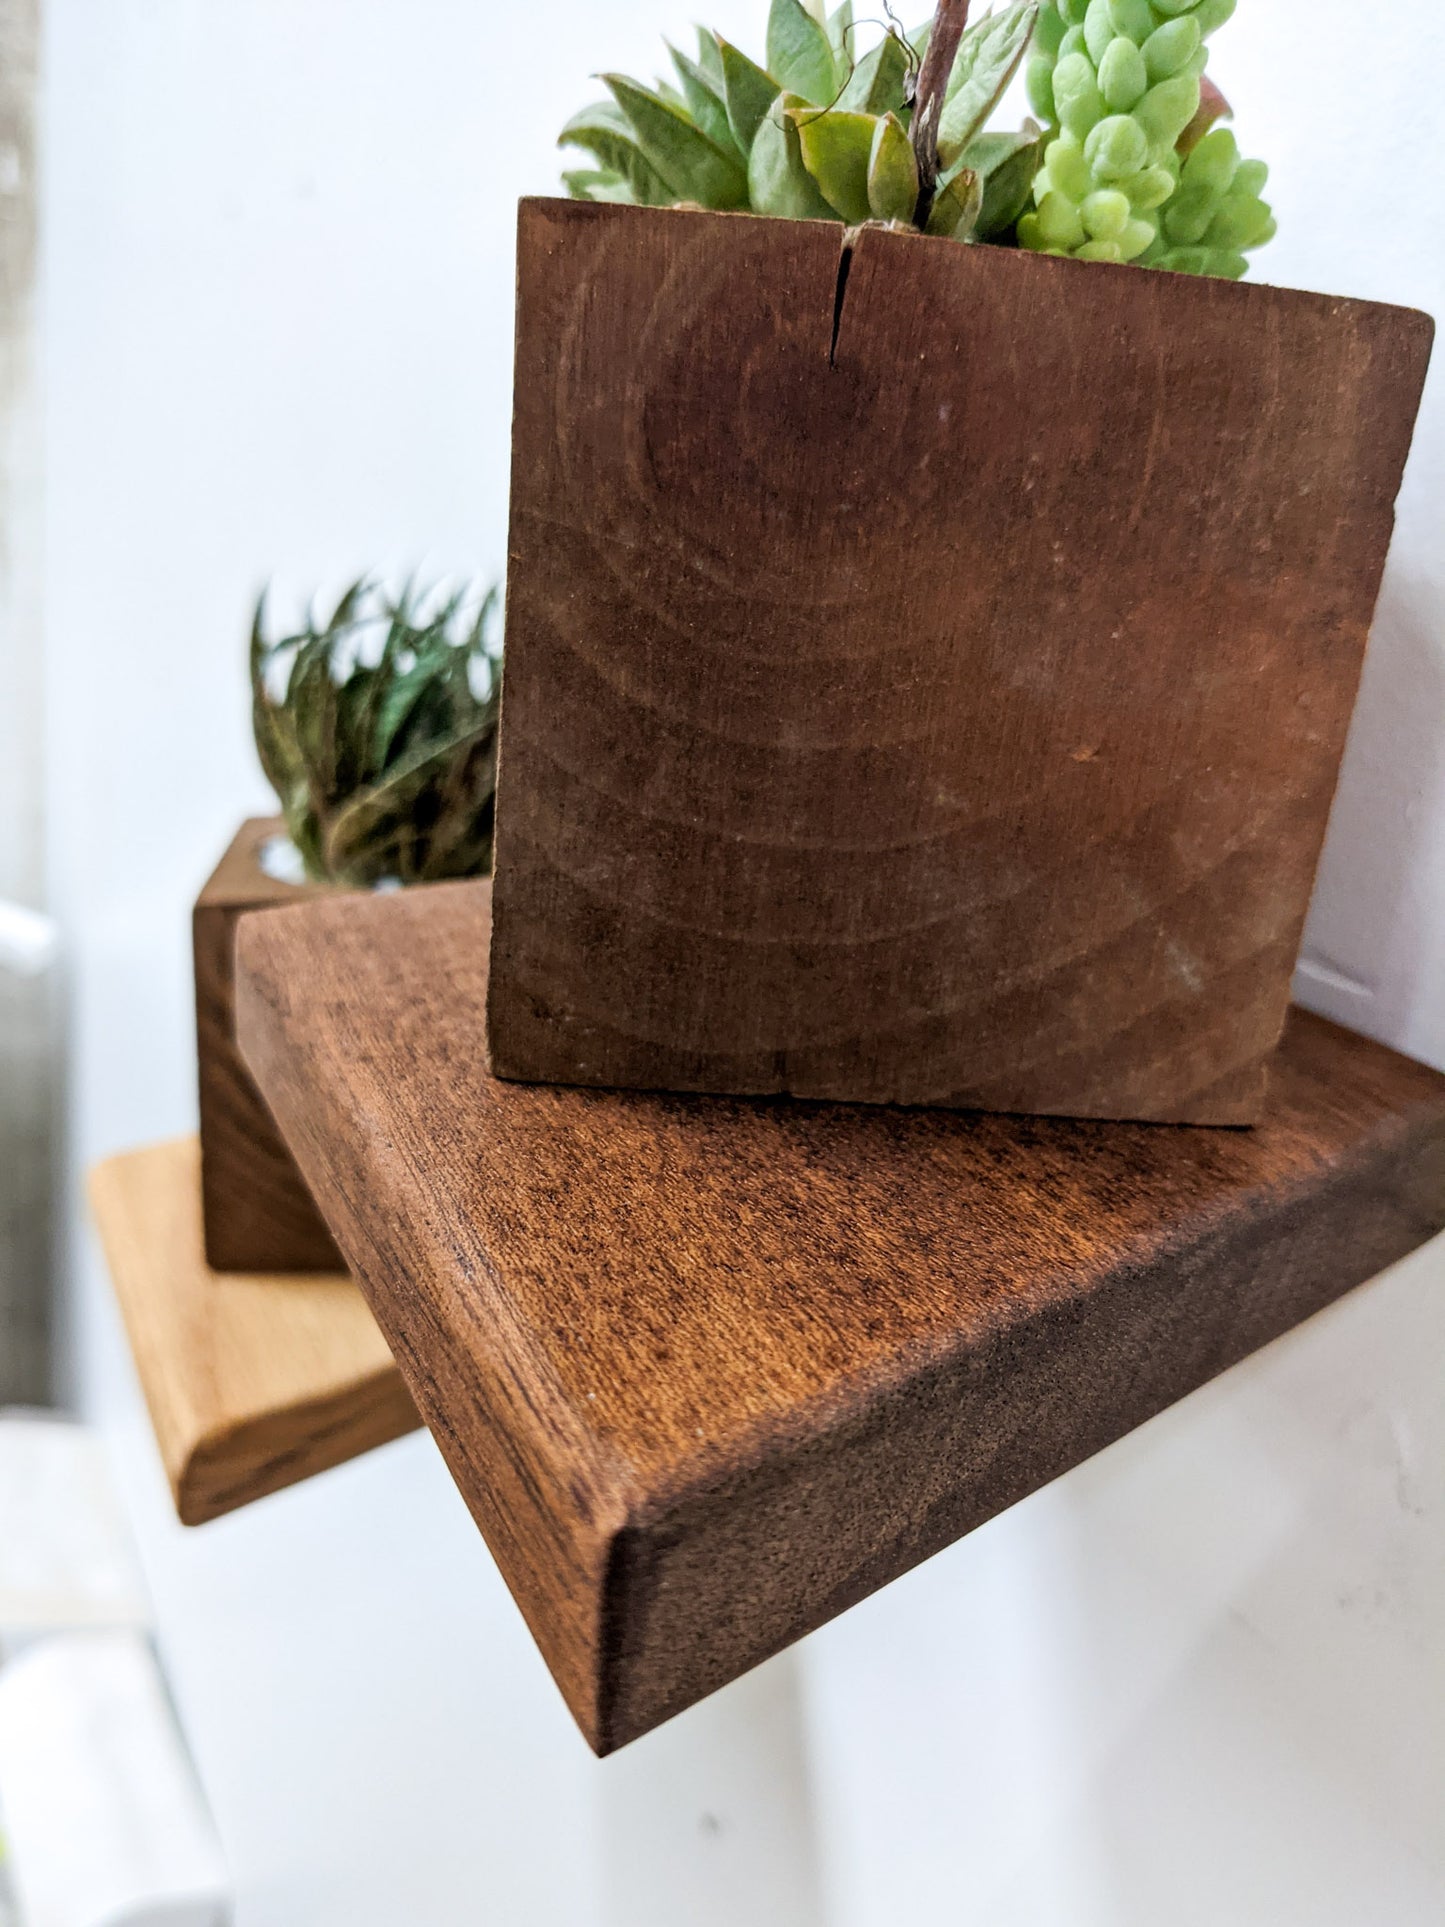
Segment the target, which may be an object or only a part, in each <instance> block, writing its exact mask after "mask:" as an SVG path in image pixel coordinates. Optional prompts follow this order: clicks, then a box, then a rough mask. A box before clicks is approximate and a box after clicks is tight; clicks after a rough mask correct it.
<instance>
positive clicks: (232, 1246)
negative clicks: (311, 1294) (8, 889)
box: [191, 817, 343, 1273]
mask: <svg viewBox="0 0 1445 1927" xmlns="http://www.w3.org/2000/svg"><path fill="white" fill-rule="evenodd" d="M284 829H285V825H284V824H283V823H282V821H281V818H280V817H253V818H252V819H251V820H250V821H249V822H247V823H244V824H242V826H241V829H240V830H239V831H238V833H237V835H236V837H235V840H234V841H233V842H232V844H231V846H230V848H229V849H228V850H227V851H226V854H225V855H224V856H223V857H222V859H221V861H220V863H219V864H218V865H217V868H216V871H215V874H214V875H213V876H212V877H211V879H210V881H209V882H208V883H207V885H206V887H205V889H204V890H202V892H201V894H200V897H199V899H198V900H197V903H196V907H195V911H194V914H193V916H192V920H191V929H192V939H193V951H194V957H195V981H196V1066H197V1071H198V1074H199V1082H200V1115H201V1194H202V1201H203V1203H202V1208H203V1213H204V1220H205V1244H206V1260H207V1262H208V1264H210V1265H211V1266H212V1267H213V1268H214V1269H215V1270H217V1271H245V1272H276V1273H290V1272H297V1271H337V1270H340V1269H342V1268H343V1267H342V1261H341V1255H340V1253H339V1252H338V1251H337V1249H336V1246H335V1245H334V1244H333V1242H332V1239H331V1234H330V1233H329V1232H328V1231H327V1229H326V1226H325V1225H324V1224H323V1223H322V1221H321V1218H320V1216H319V1214H318V1213H317V1210H316V1207H315V1205H313V1204H312V1202H311V1198H310V1195H309V1193H308V1192H307V1190H306V1186H305V1185H304V1184H303V1183H302V1181H301V1175H300V1173H299V1172H298V1171H297V1169H296V1166H295V1164H294V1163H293V1162H292V1159H291V1154H290V1152H289V1151H288V1150H287V1149H286V1146H285V1145H284V1144H283V1143H282V1142H281V1138H280V1135H279V1134H278V1132H277V1130H276V1126H275V1124H274V1123H273V1122H272V1120H271V1113H270V1112H269V1111H268V1110H267V1108H266V1103H265V1100H264V1098H263V1097H262V1096H261V1094H260V1092H259V1091H258V1090H257V1089H256V1086H255V1084H254V1083H253V1082H252V1080H251V1077H250V1074H249V1073H248V1072H247V1070H246V1067H245V1065H244V1064H243V1063H242V1062H241V1059H240V1056H239V1054H238V1052H237V1050H236V1013H235V992H234V977H235V948H236V920H237V918H238V917H239V916H240V915H241V913H242V911H244V910H253V909H262V908H267V907H269V906H272V905H277V904H282V903H300V902H304V901H305V900H306V899H307V898H308V897H313V896H316V895H318V894H319V893H320V892H322V891H323V890H325V889H326V888H328V887H329V886H327V885H325V884H313V883H306V884H289V883H278V882H277V881H276V880H275V879H274V878H272V877H268V876H267V875H266V874H265V872H264V871H263V870H262V868H261V865H260V851H261V848H262V846H263V845H264V844H265V843H266V842H267V841H268V840H269V839H270V838H271V837H273V836H276V835H279V834H282V833H284Z"/></svg>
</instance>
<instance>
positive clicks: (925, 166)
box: [913, 0, 968, 227]
mask: <svg viewBox="0 0 1445 1927" xmlns="http://www.w3.org/2000/svg"><path fill="white" fill-rule="evenodd" d="M967 25H968V0H938V11H937V13H935V14H934V16H933V31H932V33H931V34H930V35H929V37H928V52H927V53H926V54H925V55H924V56H923V65H922V67H921V68H920V69H919V74H918V94H917V99H916V102H915V105H914V109H913V153H914V157H915V159H916V160H917V162H918V207H917V210H916V211H915V213H914V216H913V218H914V221H915V223H916V224H917V226H919V227H926V226H927V225H928V217H929V215H930V214H931V213H932V211H933V196H934V193H935V191H936V189H937V187H938V126H939V122H940V121H941V120H942V118H943V103H944V100H945V98H946V96H947V93H948V78H949V75H950V74H951V73H952V72H953V62H954V59H955V57H956V55H957V53H958V43H959V41H960V40H962V38H963V30H964V28H965V27H966V26H967Z"/></svg>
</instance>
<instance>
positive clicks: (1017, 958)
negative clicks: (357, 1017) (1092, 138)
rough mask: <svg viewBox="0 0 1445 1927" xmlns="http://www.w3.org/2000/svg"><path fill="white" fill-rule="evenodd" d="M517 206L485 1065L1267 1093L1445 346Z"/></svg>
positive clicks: (1313, 307) (660, 1081)
mask: <svg viewBox="0 0 1445 1927" xmlns="http://www.w3.org/2000/svg"><path fill="white" fill-rule="evenodd" d="M844 245H846V244H845V243H844V241H843V239H842V237H841V235H840V231H839V229H838V228H837V227H836V226H831V225H828V224H826V223H800V222H781V221H767V220H758V219H754V218H750V217H748V216H745V215H717V214H705V213H693V212H688V211H686V210H680V209H675V208H668V209H643V208H621V207H602V206H593V205H589V204H584V203H579V202H556V201H530V202H525V203H524V204H523V207H522V213H521V228H520V239H519V280H518V290H519V292H518V300H519V309H518V348H517V379H516V420H515V432H514V443H513V469H512V524H511V540H510V565H509V570H508V587H507V657H506V662H507V666H506V683H505V689H504V692H503V715H502V732H501V773H500V787H499V793H498V832H499V833H498V843H497V859H496V862H497V868H496V892H497V895H496V906H497V909H496V927H495V935H494V948H493V956H492V966H491V967H492V995H491V1004H490V1010H489V1014H488V1022H489V1029H488V1035H489V1040H490V1049H491V1057H492V1063H493V1067H494V1069H495V1070H496V1071H497V1072H498V1073H499V1074H500V1075H502V1076H505V1077H510V1078H523V1079H533V1080H558V1081H565V1082H569V1083H577V1084H590V1085H619V1086H643V1087H657V1088H673V1089H683V1090H712V1091H743V1092H749V1091H751V1092H773V1091H787V1092H792V1093H795V1094H799V1095H805V1096H813V1097H837V1098H854V1099H865V1100H878V1101H899V1102H906V1103H911V1104H944V1105H969V1106H977V1107H980V1108H985V1109H990V1110H1004V1111H1025V1112H1043V1113H1057V1114H1067V1115H1076V1116H1100V1117H1128V1118H1154V1119H1179V1120H1187V1121H1193V1122H1197V1123H1216V1124H1233V1123H1247V1122H1251V1121H1253V1120H1254V1119H1255V1118H1257V1117H1258V1115H1259V1110H1260V1104H1261V1100H1262V1094H1263V1087H1264V1074H1265V1066H1266V1063H1267V1061H1268V1058H1269V1056H1270V1053H1271V1051H1272V1050H1273V1049H1274V1046H1275V1044H1276V1041H1277V1039H1278V1037H1279V1033H1280V1028H1281V1026H1282V1024H1283V1022H1284V1017H1285V1010H1286V1006H1287V1002H1288V995H1289V984H1290V978H1291V973H1292V970H1293V966H1294V962H1295V957H1296V952H1297V949H1298V944H1299V938H1300V932H1301V927H1302V923H1303V918H1304V914H1305V910H1306V907H1307V904H1308V901H1309V895H1310V887H1311V881H1312V878H1313V876H1314V871H1315V864H1316V861H1317V857H1318V853H1319V849H1320V844H1321V839H1322V837H1323V834H1324V829H1325V822H1326V817H1327V815H1328V812H1329V808H1330V802H1331V798H1332V795H1333V792H1334V787H1335V781H1336V775H1337V771H1338V767H1339V760H1340V754H1341V750H1342V746H1343V743H1344V739H1345V731H1346V726H1347V724H1348V721H1349V717H1350V712H1351V707H1352V705H1353V702H1354V697H1355V691H1356V685H1357V681H1358V677H1359V672H1360V666H1361V660H1362V654H1363V651H1364V647H1365V640H1366V633H1367V630H1368V628H1369V623H1370V619H1371V613H1372V610H1373V608H1374V603H1375V597H1376V591H1377V589H1378V585H1379V579H1380V572H1381V568H1382V566H1383V563H1384V559H1385V552H1386V547H1387V545H1388V542H1389V537H1390V530H1391V526H1392V520H1393V503H1394V498H1395V494H1396V491H1397V488H1398V486H1399V481H1400V474H1401V469H1402V465H1403V463H1404V460H1405V455H1406V451H1407V449H1408V446H1409V442H1410V434H1411V428H1412V425H1413V422H1414V418H1415V411H1416V407H1417V404H1418V401H1419V395H1420V387H1421V383H1422V380H1423V376H1424V371H1425V365H1426V360H1427V357H1428V353H1429V345H1430V339H1431V323H1430V322H1429V320H1428V319H1427V318H1426V317H1425V316H1423V315H1419V314H1414V313H1410V312H1408V311H1406V310H1403V309H1396V308H1384V307H1379V306H1374V305H1371V304H1369V303H1363V302H1357V301H1339V300H1331V299H1327V298H1325V297H1323V296H1319V295H1313V294H1300V293H1294V292H1291V291H1289V290H1286V289H1281V288H1270V287H1262V286H1250V285H1242V286H1236V285H1233V284H1230V283H1225V282H1221V281H1209V280H1202V279H1198V278H1196V277H1191V276H1186V275H1169V274H1157V273H1145V272H1141V271H1140V270H1137V269H1133V268H1114V267H1105V266H1102V265H1100V264H1098V263H1089V262H1074V261H1057V260H1050V259H1045V258H1043V257H1041V256H1037V255H1029V254H1025V253H1019V252H1015V251H1012V250H1008V249H1002V248H960V247H958V246H956V245H955V244H953V243H950V242H945V241H937V240H926V239H924V238H922V237H920V236H917V235H910V234H906V233H892V232H883V231H879V230H874V229H867V230H864V231H863V232H862V233H861V235H860V237H859V238H858V239H857V241H856V242H855V243H854V244H853V246H852V249H851V256H850V257H849V258H850V260H851V266H850V268H849V271H848V275H847V280H846V286H845V288H844V289H843V290H842V297H843V298H842V306H841V310H840V311H839V312H838V314H837V316H836V322H837V327H836V341H835V338H834V337H835V295H837V293H838V292H839V286H840V282H839V275H840V247H843V246H844Z"/></svg>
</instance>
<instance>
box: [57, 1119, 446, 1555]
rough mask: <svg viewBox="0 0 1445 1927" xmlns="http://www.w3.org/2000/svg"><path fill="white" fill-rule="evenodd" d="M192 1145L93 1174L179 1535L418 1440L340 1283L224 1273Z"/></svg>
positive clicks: (398, 1385) (386, 1360)
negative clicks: (207, 1235)
mask: <svg viewBox="0 0 1445 1927" xmlns="http://www.w3.org/2000/svg"><path fill="white" fill-rule="evenodd" d="M199 1164H200V1158H199V1149H198V1146H197V1144H196V1141H195V1139H194V1138H180V1139H177V1140H176V1141H174V1142H173V1143H169V1144H153V1145H148V1146H147V1147H146V1148H145V1149H144V1150H140V1151H128V1152H126V1153H125V1154H124V1155H123V1156H120V1157H114V1158H109V1159H107V1160H106V1162H105V1163H104V1164H101V1165H98V1166H97V1167H96V1169H95V1170H94V1171H93V1172H92V1174H91V1179H90V1198H91V1207H92V1210H93V1212H94V1216H95V1223H96V1228H97V1230H98V1231H99V1233H100V1239H101V1243H102V1245H103V1246H104V1248H105V1255H106V1258H107V1260H108V1262H109V1265H110V1275H111V1280H112V1283H113V1284H114V1287H115V1294H116V1298H117V1299H118V1301H119V1303H120V1309H121V1315H122V1317H123V1318H124V1320H125V1328H126V1336H127V1337H128V1338H129V1340H130V1347H131V1353H132V1355H133V1357H134V1359H135V1364H136V1370H137V1372H138V1373H139V1376H140V1381H141V1388H142V1390H143V1391H144V1393H145V1400H146V1406H147V1408H148V1410H149V1412H150V1417H151V1424H152V1426H153V1427H154V1429H155V1435H156V1444H157V1445H158V1446H159V1448H160V1454H161V1459H162V1461H163V1463H164V1465H165V1469H166V1476H167V1478H168V1479H169V1480H170V1486H171V1494H172V1496H173V1498H174V1500H175V1506H176V1512H177V1513H178V1515H179V1517H180V1520H181V1523H182V1524H183V1525H188V1526H197V1525H203V1524H204V1523H205V1522H206V1521H207V1520H208V1519H216V1518H219V1517H220V1516H221V1514H222V1513H225V1512H234V1511H235V1510H236V1509H237V1507H239V1506H243V1505H250V1504H251V1503H252V1502H253V1500H256V1499H261V1498H265V1497H266V1496H267V1495H268V1494H269V1493H272V1492H279V1491H280V1490H281V1489H282V1488H283V1487H284V1486H288V1485H297V1484H299V1483H300V1482H301V1480H303V1479H309V1478H313V1477H314V1476H315V1475H316V1474H317V1473H318V1472H326V1471H329V1470H330V1468H331V1467H332V1466H334V1465H341V1464H343V1463H344V1462H345V1461H346V1460H347V1459H354V1458H356V1457H358V1456H359V1455H360V1454H361V1453H363V1452H369V1451H370V1450H371V1449H372V1447H373V1446H377V1445H384V1444H386V1442H387V1441H388V1440H389V1439H394V1438H398V1437H400V1435H401V1434H402V1433H403V1432H409V1431H412V1430H413V1429H414V1428H415V1427H416V1425H417V1424H418V1422H419V1421H418V1419H417V1414H416V1408H415V1406H414V1405H413V1404H412V1402H411V1400H410V1398H409V1397H408V1396H407V1391H406V1387H405V1385H404V1384H403V1383H402V1380H401V1375H400V1373H399V1372H398V1371H397V1369H396V1366H395V1364H394V1363H393V1361H392V1356H391V1353H390V1351H389V1350H388V1349H387V1344H386V1340H385V1339H384V1338H383V1337H382V1335H381V1333H380V1332H379V1331H378V1330H377V1326H376V1320H375V1319H374V1318H373V1317H372V1315H371V1313H370V1312H369V1311H368V1310H367V1308H366V1301H365V1299H363V1298H362V1296H361V1294H360V1292H358V1291H357V1289H356V1286H355V1285H354V1284H353V1283H352V1281H351V1279H350V1278H348V1277H347V1276H346V1275H345V1274H344V1273H340V1274H320V1273H308V1274H306V1275H304V1276H296V1277H286V1278H277V1277H274V1276H270V1275H268V1276H266V1277H255V1276H248V1275H246V1274H244V1273H240V1272H215V1271H212V1270H211V1269H210V1268H209V1266H208V1265H207V1264H206V1257H205V1252H204V1251H203V1249H202V1245H201V1191H200V1169H199Z"/></svg>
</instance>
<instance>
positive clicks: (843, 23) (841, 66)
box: [827, 0, 853, 81]
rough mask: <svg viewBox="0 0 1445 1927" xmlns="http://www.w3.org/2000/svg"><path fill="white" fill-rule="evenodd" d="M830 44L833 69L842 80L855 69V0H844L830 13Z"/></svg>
mask: <svg viewBox="0 0 1445 1927" xmlns="http://www.w3.org/2000/svg"><path fill="white" fill-rule="evenodd" d="M827 29H828V45H829V46H830V47H831V48H832V49H833V71H834V73H835V75H836V76H837V78H838V79H839V80H840V81H841V80H842V78H843V76H844V74H847V73H851V72H852V70H853V0H843V4H842V6H840V7H835V8H834V10H833V12H832V13H830V14H829V15H828V19H827Z"/></svg>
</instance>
